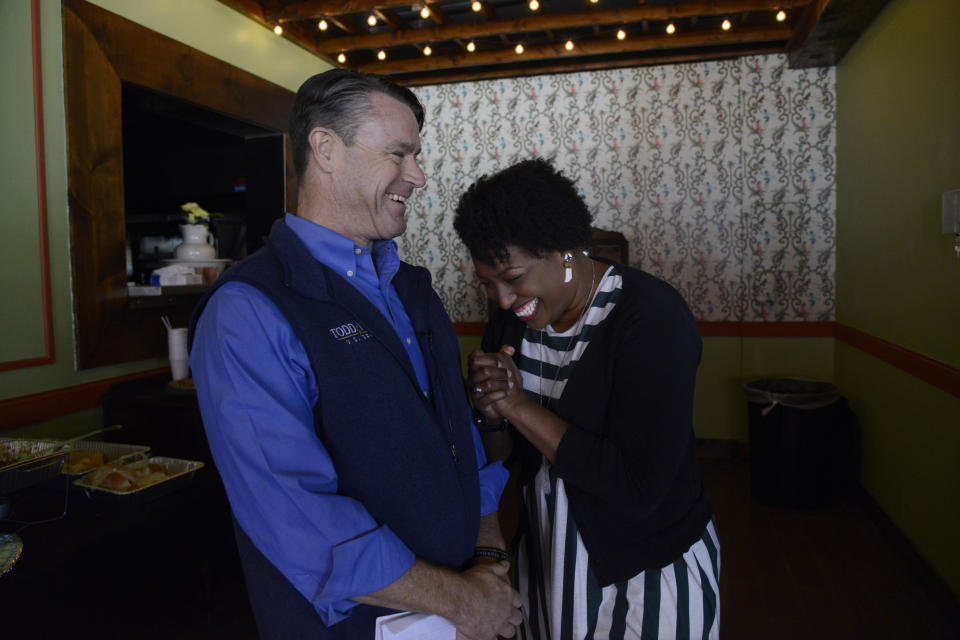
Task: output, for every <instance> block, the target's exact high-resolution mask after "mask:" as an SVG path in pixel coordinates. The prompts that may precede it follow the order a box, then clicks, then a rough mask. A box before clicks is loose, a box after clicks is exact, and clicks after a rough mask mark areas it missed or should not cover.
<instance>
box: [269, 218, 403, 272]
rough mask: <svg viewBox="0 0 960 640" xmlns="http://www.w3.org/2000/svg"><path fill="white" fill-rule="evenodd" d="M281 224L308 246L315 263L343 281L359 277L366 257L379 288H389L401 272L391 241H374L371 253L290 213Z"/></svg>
mask: <svg viewBox="0 0 960 640" xmlns="http://www.w3.org/2000/svg"><path fill="white" fill-rule="evenodd" d="M284 222H285V223H286V224H287V226H288V227H290V229H291V230H292V231H293V232H294V233H295V234H296V235H297V237H298V238H300V240H301V242H303V244H305V245H306V246H307V250H308V251H309V252H310V255H311V256H313V258H314V260H317V261H318V262H321V263H323V264H324V265H326V266H327V267H329V268H330V269H332V270H333V271H335V272H337V273H339V274H340V275H342V276H344V277H352V275H353V274H360V273H362V272H363V264H364V263H365V262H366V261H365V259H364V258H363V256H366V255H367V254H369V255H370V256H371V257H372V258H373V262H374V263H375V264H376V266H377V276H379V281H380V286H381V287H382V286H385V285H387V284H389V282H390V281H391V280H393V276H395V275H396V274H397V270H398V269H399V268H400V257H399V254H398V252H397V243H396V242H394V241H393V240H377V241H376V242H374V243H373V249H372V251H371V250H370V249H368V248H367V247H360V246H357V245H356V244H354V242H353V240H351V239H350V238H347V237H346V236H342V235H340V234H339V233H337V232H336V231H333V230H331V229H328V228H327V227H324V226H321V225H319V224H317V223H315V222H311V221H310V220H307V219H306V218H301V217H300V216H297V215H294V214H292V213H288V214H286V216H285V218H284Z"/></svg>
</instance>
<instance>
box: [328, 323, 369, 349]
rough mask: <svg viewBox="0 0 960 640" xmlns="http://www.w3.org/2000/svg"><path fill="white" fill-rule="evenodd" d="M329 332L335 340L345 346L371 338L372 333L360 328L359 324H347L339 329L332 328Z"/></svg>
mask: <svg viewBox="0 0 960 640" xmlns="http://www.w3.org/2000/svg"><path fill="white" fill-rule="evenodd" d="M329 331H330V335H332V336H333V338H334V340H337V341H339V342H342V343H344V344H356V343H357V342H361V341H363V340H369V339H370V338H371V335H370V332H369V331H367V330H366V329H364V328H363V327H362V326H360V323H359V322H347V323H345V324H341V325H339V326H337V327H332V328H330V329H329Z"/></svg>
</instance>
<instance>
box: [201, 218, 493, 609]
mask: <svg viewBox="0 0 960 640" xmlns="http://www.w3.org/2000/svg"><path fill="white" fill-rule="evenodd" d="M285 222H286V224H287V225H288V226H289V227H290V228H291V229H292V230H293V231H294V233H296V234H297V236H298V237H299V238H300V240H302V241H303V243H304V244H305V245H306V246H307V248H308V249H309V251H310V253H311V255H312V256H313V257H314V258H315V259H316V260H318V261H320V262H322V263H323V264H324V265H326V266H327V267H329V268H331V269H332V270H334V271H335V272H337V273H339V274H340V275H341V276H343V277H344V278H345V279H346V280H347V281H348V282H350V283H352V284H353V285H354V286H355V287H356V288H357V289H358V290H359V291H360V292H361V293H363V294H364V296H365V297H366V298H367V299H368V300H369V301H370V302H371V303H372V304H373V305H374V306H376V308H377V309H378V310H380V312H381V313H382V314H383V316H384V317H385V318H386V319H387V320H388V321H389V322H390V324H391V326H392V327H393V328H394V330H395V331H396V333H397V336H399V337H400V341H401V342H402V343H403V344H404V346H405V347H406V349H407V353H408V355H409V356H410V361H411V363H412V364H413V368H414V370H415V372H416V375H417V380H418V381H419V384H420V387H421V391H422V392H423V393H429V384H428V382H427V374H426V367H425V365H424V362H423V354H422V353H421V352H420V349H419V346H418V342H417V339H416V336H415V335H414V331H413V328H412V325H411V324H410V319H409V317H408V316H407V313H406V310H405V309H404V308H403V304H402V303H401V302H400V299H399V297H398V296H397V293H396V291H395V290H394V288H393V285H392V284H391V280H392V279H393V276H394V275H395V274H396V272H397V269H398V267H399V257H398V256H397V245H396V243H395V242H393V241H392V240H384V241H380V242H376V243H374V246H373V250H372V252H371V250H370V249H368V248H366V247H357V246H355V245H354V243H353V241H352V240H350V239H349V238H345V237H343V236H341V235H339V234H337V233H335V232H333V231H331V230H329V229H326V228H324V227H321V226H319V225H317V224H314V223H312V222H310V221H308V220H305V219H303V218H299V217H297V216H294V215H290V214H287V216H286V218H285ZM374 263H376V266H377V267H379V274H378V270H377V268H375V267H374ZM193 344H194V347H193V351H192V353H191V355H190V364H191V369H192V372H193V377H194V378H195V380H196V382H197V386H198V388H201V389H203V390H204V393H201V394H199V397H198V399H199V402H200V409H201V412H202V414H203V421H204V427H205V429H206V432H207V439H208V441H209V444H210V450H211V452H212V454H213V456H214V459H215V460H216V463H217V469H218V470H219V472H220V475H221V477H222V478H223V481H224V486H225V487H226V490H227V494H228V495H229V497H230V505H231V508H232V509H233V512H234V516H235V517H236V518H237V521H238V522H239V523H240V525H241V527H242V528H243V530H244V531H245V532H246V533H247V535H248V536H249V537H250V539H251V540H252V541H253V542H254V544H256V545H257V547H258V548H259V549H260V550H261V552H262V553H264V555H266V556H267V558H268V559H269V560H270V561H271V562H272V563H273V564H274V565H275V566H276V567H277V569H279V570H280V572H281V573H283V574H284V575H285V576H286V577H287V578H288V579H289V580H290V581H291V582H292V583H293V585H294V586H295V587H296V588H297V590H298V591H300V592H301V593H302V594H304V596H305V597H307V598H308V599H309V600H310V601H311V602H312V603H313V605H314V607H315V608H316V609H317V612H318V613H319V614H320V616H321V619H322V620H323V621H324V623H326V624H328V625H330V624H333V623H335V622H337V621H338V620H340V619H342V618H343V617H345V616H346V615H348V614H349V611H350V609H352V608H353V607H354V606H356V604H357V603H356V602H354V601H353V600H350V599H349V598H351V597H355V596H359V595H365V594H367V593H371V592H374V591H377V590H379V589H381V588H383V587H385V586H387V585H389V584H391V583H392V582H394V581H396V580H397V579H398V578H400V577H401V576H402V575H403V574H404V573H405V572H406V571H407V570H408V569H409V568H410V566H411V565H412V564H413V561H414V555H413V552H411V551H410V550H409V549H408V548H407V546H406V545H405V544H404V543H403V542H402V541H401V540H400V539H399V538H398V537H397V536H396V535H395V534H394V533H393V532H392V531H391V530H390V529H389V528H388V527H386V526H384V525H380V524H379V523H377V522H376V521H375V520H374V519H373V518H372V517H371V516H370V514H369V513H367V511H366V509H365V508H364V506H363V505H362V504H360V503H359V502H357V501H356V500H353V499H352V498H349V497H346V496H341V495H337V494H336V491H337V473H336V470H335V469H334V468H333V464H332V462H331V460H330V457H329V455H328V454H327V452H326V450H325V449H324V447H323V444H322V443H321V442H320V440H319V439H318V438H317V437H316V433H315V431H314V418H313V408H314V405H315V404H316V401H317V398H318V397H319V392H318V389H317V383H316V379H315V377H314V375H313V371H312V369H311V367H310V362H309V358H308V357H307V354H306V351H305V350H304V348H303V345H302V344H301V343H300V341H299V340H298V339H297V337H296V336H295V335H294V334H293V330H292V329H291V327H290V325H289V324H288V323H287V321H286V319H285V318H284V317H283V316H282V315H281V314H280V312H279V310H278V309H277V308H276V306H275V305H274V304H273V302H272V301H271V300H269V299H268V298H267V297H266V296H265V295H263V294H262V293H261V292H260V291H258V290H257V289H256V288H255V287H253V286H251V285H247V284H244V283H241V282H230V283H227V284H225V285H223V286H222V287H221V288H220V289H219V290H218V291H217V293H216V294H215V295H214V296H213V297H212V298H211V299H210V301H209V302H208V304H207V306H206V308H205V310H204V312H203V315H202V316H201V317H200V321H199V322H198V324H197V328H196V338H195V339H194V342H193ZM362 383H363V381H358V384H362ZM463 419H464V420H468V421H469V420H470V416H469V415H465V416H464V417H463ZM473 439H474V449H475V451H476V456H477V467H478V468H479V470H480V471H479V475H480V509H481V515H486V514H489V513H492V512H494V511H496V510H497V505H498V503H499V500H500V494H501V492H502V491H503V487H504V485H505V484H506V480H507V475H508V474H507V471H506V470H505V469H504V468H503V465H501V464H500V463H499V462H494V463H492V464H487V463H486V456H485V455H484V451H483V446H482V444H481V441H480V436H479V433H477V431H476V429H474V430H473ZM401 481H402V480H401Z"/></svg>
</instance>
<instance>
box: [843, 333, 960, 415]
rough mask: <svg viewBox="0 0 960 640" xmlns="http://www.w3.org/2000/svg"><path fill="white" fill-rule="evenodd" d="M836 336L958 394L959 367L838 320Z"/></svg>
mask: <svg viewBox="0 0 960 640" xmlns="http://www.w3.org/2000/svg"><path fill="white" fill-rule="evenodd" d="M837 339H838V340H842V341H843V342H846V343H847V344H849V345H850V346H852V347H856V348H857V349H860V350H861V351H863V352H864V353H868V354H870V355H871V356H873V357H874V358H877V359H878V360H883V361H884V362H886V363H887V364H891V365H893V366H895V367H896V368H898V369H900V370H901V371H905V372H906V373H909V374H910V375H912V376H914V377H916V378H919V379H921V380H923V381H924V382H926V383H928V384H931V385H933V386H935V387H937V388H939V389H941V390H943V391H946V392H947V393H949V394H952V395H955V396H957V397H960V369H954V368H953V367H951V366H949V365H946V364H943V363H942V362H938V361H936V360H934V359H932V358H928V357H926V356H922V355H920V354H919V353H915V352H913V351H910V350H908V349H904V348H903V347H900V346H897V345H895V344H893V343H892V342H887V341H886V340H881V339H880V338H877V337H874V336H872V335H870V334H869V333H864V332H863V331H860V330H859V329H854V328H853V327H848V326H846V325H843V324H839V323H837Z"/></svg>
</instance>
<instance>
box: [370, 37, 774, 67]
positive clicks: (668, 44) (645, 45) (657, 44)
mask: <svg viewBox="0 0 960 640" xmlns="http://www.w3.org/2000/svg"><path fill="white" fill-rule="evenodd" d="M791 33H792V31H791V29H790V27H789V26H777V27H755V28H744V29H733V30H731V31H709V32H699V33H684V34H676V35H672V36H670V35H655V36H641V37H639V38H627V39H625V40H614V39H611V40H604V41H589V42H581V43H578V44H577V45H576V46H575V47H574V48H573V50H572V51H567V50H566V49H564V47H563V44H562V43H556V44H549V45H540V46H535V47H529V48H525V50H524V52H523V54H522V55H519V56H518V55H517V54H516V53H514V51H513V49H511V48H505V49H498V50H496V51H484V52H476V53H463V54H457V55H453V56H436V57H435V56H430V57H429V58H425V57H424V58H410V59H406V60H395V61H384V62H376V63H370V64H364V65H359V66H358V67H357V68H356V70H357V71H361V72H364V73H376V74H384V75H387V74H392V73H410V72H418V71H420V72H422V71H428V70H431V69H444V68H449V67H458V66H463V67H467V66H469V67H477V66H482V65H495V64H506V63H511V62H522V61H529V60H538V59H545V58H561V57H566V58H573V57H578V56H593V55H602V54H611V53H617V54H623V55H629V54H636V53H637V52H642V51H652V50H657V49H679V48H684V47H706V46H715V45H736V44H749V43H760V42H768V43H779V45H773V48H775V50H777V51H783V47H784V45H785V44H786V42H787V41H788V40H789V39H790V35H791Z"/></svg>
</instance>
